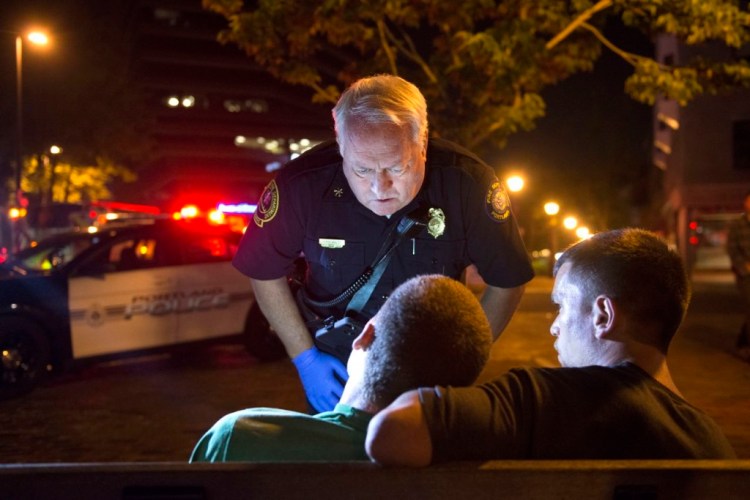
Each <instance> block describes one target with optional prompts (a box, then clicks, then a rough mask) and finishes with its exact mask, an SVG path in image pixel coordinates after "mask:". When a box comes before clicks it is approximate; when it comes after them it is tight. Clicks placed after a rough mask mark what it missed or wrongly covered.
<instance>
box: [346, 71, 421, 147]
mask: <svg viewBox="0 0 750 500" xmlns="http://www.w3.org/2000/svg"><path fill="white" fill-rule="evenodd" d="M332 114H333V121H334V125H335V128H336V140H337V141H338V143H339V150H340V151H341V154H343V153H344V145H345V143H346V141H345V140H344V139H345V138H347V137H348V133H349V132H350V131H351V130H352V128H353V127H356V126H358V125H383V124H393V125H396V126H398V127H405V128H406V130H407V131H408V132H409V137H410V139H411V140H412V141H413V142H414V144H417V145H419V147H420V149H422V150H424V147H425V145H426V140H427V102H426V101H425V98H424V96H423V95H422V93H421V92H420V91H419V89H418V88H417V87H416V85H414V84H413V83H409V82H407V81H406V80H404V79H403V78H400V77H398V76H394V75H375V76H371V77H367V78H362V79H360V80H357V81H356V82H354V83H353V84H352V85H351V86H350V87H349V88H348V89H346V91H344V93H343V94H341V97H340V98H339V101H338V102H337V103H336V106H334V108H333V113H332Z"/></svg>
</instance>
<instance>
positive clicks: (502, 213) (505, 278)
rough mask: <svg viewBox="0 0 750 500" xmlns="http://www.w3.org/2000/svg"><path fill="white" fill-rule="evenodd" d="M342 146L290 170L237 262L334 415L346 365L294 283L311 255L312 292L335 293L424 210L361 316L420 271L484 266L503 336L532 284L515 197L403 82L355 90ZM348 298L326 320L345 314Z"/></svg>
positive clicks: (261, 206) (310, 386) (342, 127)
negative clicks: (313, 327) (446, 135)
mask: <svg viewBox="0 0 750 500" xmlns="http://www.w3.org/2000/svg"><path fill="white" fill-rule="evenodd" d="M333 119H334V122H335V131H336V142H333V141H331V142H329V143H323V144H321V145H319V146H318V147H316V148H313V149H312V150H310V151H308V152H306V153H305V154H303V155H301V156H300V157H298V158H296V159H295V160H293V161H291V162H289V164H288V165H287V166H286V167H285V168H283V169H282V170H281V171H280V173H279V174H278V176H277V177H276V178H275V179H274V180H273V181H271V182H270V183H269V184H268V185H267V186H266V188H265V190H264V191H263V193H262V194H261V199H260V200H259V203H258V209H257V211H256V213H255V215H254V217H253V222H252V223H251V224H250V225H249V226H248V229H247V232H246V234H245V236H244V238H243V240H242V242H241V244H240V248H239V251H238V252H237V255H236V256H235V259H234V265H235V267H237V269H239V270H240V271H241V272H243V273H244V274H246V275H247V276H249V277H250V278H251V281H252V284H253V289H254V291H255V296H256V300H257V301H258V304H259V306H260V308H261V310H262V311H263V313H264V314H265V316H266V318H267V319H268V322H269V324H270V325H271V327H272V328H273V329H274V330H275V331H276V333H277V334H278V336H279V337H280V339H281V341H282V342H283V344H284V347H285V348H286V351H287V353H288V354H289V356H290V357H291V358H292V361H293V362H294V364H295V366H296V368H297V370H298V372H299V375H300V379H301V381H302V385H303V386H304V389H305V393H306V395H307V398H308V402H309V403H310V404H311V406H312V407H313V409H315V410H318V411H326V410H330V409H332V408H333V406H334V405H335V404H336V402H337V401H338V399H339V396H340V395H341V389H342V387H343V382H344V381H345V380H346V378H347V375H346V368H345V367H344V364H343V363H342V362H341V361H339V360H338V359H336V358H335V357H333V356H331V355H328V354H326V353H324V352H322V351H320V350H319V349H317V348H316V347H314V345H313V340H312V337H311V335H310V333H309V332H308V330H307V328H306V326H305V321H304V320H303V318H302V316H301V314H300V312H299V309H298V307H297V305H296V303H295V299H294V297H293V295H292V293H291V291H290V289H289V286H288V284H287V280H286V276H287V274H288V273H290V272H291V270H292V268H293V266H294V260H295V259H296V258H297V257H298V256H300V255H303V256H304V258H305V260H306V261H307V264H308V269H307V274H306V278H305V293H306V295H307V296H309V297H311V298H313V299H314V300H317V301H326V300H328V299H331V298H335V297H336V296H337V295H339V294H341V293H342V291H344V290H346V289H347V288H348V287H349V286H350V285H352V284H353V283H354V282H355V281H357V279H358V278H359V277H360V276H361V275H362V274H363V271H364V270H365V269H366V268H367V267H368V266H370V265H371V264H373V261H374V260H375V258H376V255H377V254H378V252H379V251H380V250H381V247H382V244H383V241H384V240H385V239H387V238H388V237H389V235H390V234H391V233H392V231H393V228H394V226H395V225H397V224H398V223H399V221H400V220H401V218H402V216H404V215H405V214H409V213H412V212H413V211H414V210H415V209H422V210H424V211H427V212H428V213H429V223H428V224H426V225H425V226H424V227H421V232H419V233H417V234H416V235H413V237H411V235H410V237H409V238H408V239H406V240H405V241H402V242H401V243H400V244H399V245H398V247H397V248H396V249H395V251H394V254H393V257H392V259H391V260H390V262H389V263H388V266H387V268H386V270H385V272H384V274H383V275H382V277H381V278H380V280H379V281H378V282H377V286H376V287H375V290H374V293H372V295H371V299H370V300H369V301H368V302H367V304H366V307H365V308H364V309H363V312H364V313H365V314H366V316H371V315H373V314H374V313H375V312H376V311H377V310H378V308H379V307H380V306H381V305H382V304H383V302H384V301H385V299H386V297H387V296H388V294H389V293H390V291H391V290H393V289H394V288H396V286H398V285H399V284H400V283H402V282H403V281H405V280H407V279H408V278H410V277H412V276H416V275H420V274H434V273H439V274H444V275H447V276H450V277H453V278H456V279H459V278H460V277H461V275H462V273H463V271H464V270H465V268H466V267H467V266H468V265H470V264H474V265H475V266H476V268H477V270H478V271H479V274H480V275H481V276H482V278H483V279H484V281H485V282H486V283H487V285H488V286H487V288H486V289H485V291H484V294H483V296H482V298H481V303H482V307H483V309H484V311H485V314H487V317H488V319H489V320H490V325H491V326H492V330H493V335H494V337H495V338H497V337H498V336H499V335H500V333H501V332H502V331H503V329H504V328H505V326H506V325H507V323H508V321H509V320H510V318H511V316H512V315H513V313H514V311H515V309H516V307H517V306H518V303H519V301H520V299H521V295H522V294H523V288H524V284H525V283H526V282H528V281H529V280H530V279H531V278H532V277H533V271H532V268H531V264H530V262H529V259H528V256H527V253H526V250H525V248H524V245H523V242H522V240H521V237H520V235H519V232H518V226H517V224H516V221H515V218H514V216H513V214H512V213H511V210H510V203H509V199H508V195H507V193H506V191H505V189H504V188H503V186H502V184H501V183H500V182H498V180H497V178H496V177H495V174H494V172H493V170H492V169H491V168H490V167H489V166H487V165H486V164H485V163H483V162H482V161H481V160H480V159H479V158H477V157H476V156H474V155H473V154H472V153H470V152H469V151H466V150H464V149H462V148H460V147H459V146H457V145H455V144H452V143H449V142H447V141H442V140H437V139H428V133H427V104H426V102H425V99H424V97H423V95H422V94H421V92H420V91H419V89H417V87H416V86H414V85H413V84H411V83H409V82H407V81H405V80H403V79H402V78H399V77H396V76H391V75H378V76H373V77H369V78H363V79H361V80H359V81H357V82H355V83H354V84H352V85H351V86H350V87H349V88H348V89H347V90H346V91H345V92H344V93H343V94H342V95H341V98H340V99H339V101H338V103H337V104H336V106H335V107H334V108H333ZM345 307H346V301H344V303H342V304H339V305H336V306H332V307H331V308H330V309H329V310H327V311H323V312H321V311H316V312H317V313H318V314H321V315H326V314H331V313H332V314H334V315H338V316H339V317H340V316H341V314H343V310H344V308H345Z"/></svg>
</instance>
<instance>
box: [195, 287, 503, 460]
mask: <svg viewBox="0 0 750 500" xmlns="http://www.w3.org/2000/svg"><path fill="white" fill-rule="evenodd" d="M491 342H492V335H491V332H490V326H489V323H488V321H487V318H486V316H485V315H484V313H483V312H482V307H481V305H480V304H479V301H478V300H477V299H476V297H475V296H474V295H473V294H472V293H471V292H470V291H469V290H468V289H467V288H466V287H464V286H463V285H462V284H461V283H459V282H457V281H454V280H452V279H450V278H447V277H444V276H438V275H426V276H417V277H415V278H412V279H410V280H408V281H406V282H405V283H403V284H402V285H401V286H399V287H398V288H397V289H396V290H395V291H394V292H393V294H391V296H390V297H389V298H388V300H387V301H386V302H385V304H384V305H383V307H382V308H381V309H380V311H379V312H378V313H377V314H376V315H375V316H374V317H373V318H372V319H371V320H370V321H369V322H368V323H367V325H365V327H364V329H363V330H362V333H361V334H360V335H359V336H358V337H357V338H356V339H355V340H354V342H353V344H352V345H353V351H352V354H351V356H350V357H349V361H348V363H347V371H348V373H349V380H348V381H347V383H346V385H345V386H344V391H343V394H342V396H341V400H340V401H339V403H338V404H337V405H336V407H335V408H334V409H333V411H329V412H323V413H319V414H317V415H308V414H305V413H299V412H294V411H288V410H281V409H274V408H251V409H246V410H241V411H238V412H234V413H231V414H229V415H226V416H225V417H223V418H222V419H220V420H219V421H218V422H217V423H216V424H214V426H213V427H212V428H211V429H210V430H209V431H208V432H207V433H206V434H205V435H204V436H203V437H202V438H201V439H200V441H198V444H197V445H196V446H195V449H194V450H193V453H192V456H191V457H190V461H191V462H226V461H252V462H284V461H290V462H292V461H293V462H315V461H348V460H367V459H368V457H367V454H366V453H365V446H364V442H365V435H366V432H367V425H368V423H369V421H370V419H371V418H372V416H373V415H374V414H375V413H377V412H378V411H380V409H382V408H384V407H386V406H387V405H388V404H390V403H391V402H392V401H393V400H394V399H395V398H396V397H397V396H398V395H399V394H401V393H403V392H405V391H407V390H410V389H414V388H416V387H421V386H432V385H452V386H465V385H469V384H471V383H472V382H474V380H475V379H476V377H477V376H478V375H479V373H480V372H481V370H482V368H483V367H484V365H485V363H486V362H487V359H488V357H489V351H490V344H491Z"/></svg>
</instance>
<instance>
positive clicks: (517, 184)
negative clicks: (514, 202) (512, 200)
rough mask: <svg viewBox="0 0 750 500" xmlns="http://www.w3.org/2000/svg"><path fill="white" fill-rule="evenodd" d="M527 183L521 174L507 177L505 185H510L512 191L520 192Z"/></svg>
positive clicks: (509, 189)
mask: <svg viewBox="0 0 750 500" xmlns="http://www.w3.org/2000/svg"><path fill="white" fill-rule="evenodd" d="M525 184H526V182H525V181H524V180H523V177H521V176H520V175H511V176H510V177H508V178H507V179H505V185H506V186H508V191H510V192H511V193H518V192H519V191H521V190H522V189H523V186H524V185H525Z"/></svg>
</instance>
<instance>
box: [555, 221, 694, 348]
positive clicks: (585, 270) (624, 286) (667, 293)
mask: <svg viewBox="0 0 750 500" xmlns="http://www.w3.org/2000/svg"><path fill="white" fill-rule="evenodd" d="M565 263H570V264H571V266H570V270H569V271H568V276H569V278H570V279H572V280H574V282H575V283H576V284H577V285H578V286H579V287H580V289H581V290H582V291H583V293H584V296H585V298H586V299H587V300H593V299H594V298H596V297H597V296H598V295H606V296H608V297H610V298H612V299H613V300H616V301H617V304H618V305H619V306H620V307H621V308H622V309H623V310H624V311H626V312H627V313H628V315H629V317H630V318H631V319H633V320H634V321H636V322H638V323H640V324H642V325H647V324H656V325H658V326H659V332H660V334H659V338H656V339H639V340H641V341H644V342H647V343H650V344H652V345H654V346H656V347H658V348H659V349H660V350H661V351H662V352H663V353H664V354H666V353H667V349H668V348H669V344H670V342H671V341H672V337H674V334H675V333H676V332H677V328H678V327H679V326H680V323H682V320H683V318H684V317H685V312H686V311H687V307H688V303H689V302H690V284H689V281H688V277H687V273H686V272H685V267H684V266H683V263H682V259H681V258H680V256H679V255H677V253H676V252H674V251H673V250H671V249H670V248H669V246H668V245H667V243H666V241H664V240H663V239H662V238H660V237H659V236H657V235H656V234H654V233H652V232H650V231H645V230H643V229H636V228H625V229H616V230H612V231H605V232H602V233H597V234H595V235H594V236H592V237H591V238H589V239H586V240H583V241H580V242H578V243H576V244H574V245H572V246H571V247H569V248H568V249H567V250H565V252H563V254H562V256H561V257H560V259H558V261H557V263H556V264H555V274H557V271H558V270H559V269H560V267H561V266H562V265H563V264H565ZM634 335H635V336H636V337H637V335H638V332H634Z"/></svg>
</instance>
